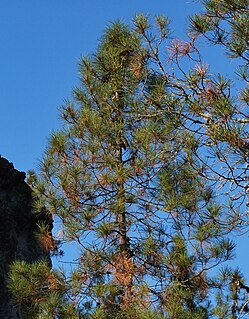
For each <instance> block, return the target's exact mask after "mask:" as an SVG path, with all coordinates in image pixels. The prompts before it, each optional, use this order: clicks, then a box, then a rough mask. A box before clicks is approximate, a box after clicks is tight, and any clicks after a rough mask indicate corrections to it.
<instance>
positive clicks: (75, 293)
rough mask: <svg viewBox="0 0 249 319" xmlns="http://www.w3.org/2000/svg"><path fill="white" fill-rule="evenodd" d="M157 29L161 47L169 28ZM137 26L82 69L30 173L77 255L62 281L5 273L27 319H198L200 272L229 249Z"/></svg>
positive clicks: (115, 31) (116, 33) (114, 36)
mask: <svg viewBox="0 0 249 319" xmlns="http://www.w3.org/2000/svg"><path fill="white" fill-rule="evenodd" d="M156 23H157V26H158V30H159V31H158V34H159V40H158V41H159V42H160V40H167V39H168V35H169V31H168V20H167V19H166V18H163V17H158V18H157V19H156ZM148 28H149V26H148V19H147V18H146V17H144V16H140V15H139V16H137V18H136V21H135V28H134V29H133V30H132V29H130V28H129V27H128V26H126V25H124V24H122V23H120V22H118V23H114V24H113V25H111V26H110V27H109V28H108V29H106V31H105V32H104V35H103V37H102V39H101V42H100V45H99V47H98V49H97V51H96V53H95V54H93V55H92V56H90V57H85V58H83V59H82V61H81V64H80V74H81V86H80V87H79V88H76V89H75V90H74V96H73V101H72V102H70V101H68V102H66V105H65V106H63V107H62V108H61V117H62V119H63V127H62V129H61V130H59V131H58V132H54V133H53V134H52V135H51V137H50V140H49V145H48V147H47V149H46V152H45V156H44V159H43V160H42V162H41V170H40V175H39V176H38V177H37V176H36V175H35V174H33V173H32V174H30V178H29V183H30V184H31V185H32V187H33V190H34V192H35V197H36V209H37V210H38V211H39V210H40V209H41V208H44V207H45V208H46V209H47V210H48V211H49V212H50V213H53V214H54V216H56V217H57V218H59V219H60V220H61V225H62V226H63V229H62V233H63V240H65V241H68V242H74V243H75V245H78V247H79V255H78V256H76V258H77V259H76V265H75V264H74V265H73V264H72V266H73V270H72V272H71V274H70V275H69V277H65V275H63V274H62V273H58V272H57V273H56V272H52V273H47V272H46V271H43V270H40V267H45V266H44V264H39V265H37V264H36V265H31V266H30V265H24V264H18V263H17V264H15V265H14V266H13V268H12V273H11V277H10V287H11V288H12V290H13V292H14V294H15V295H16V297H17V299H18V300H19V302H20V303H21V304H23V307H24V308H25V301H26V300H27V299H28V300H29V301H30V300H31V301H32V302H33V305H34V309H31V313H32V316H33V318H35V316H36V317H37V318H48V316H50V317H51V318H57V317H59V318H65V316H66V317H67V318H76V317H77V318H80V317H83V318H96V319H97V318H101V319H103V318H139V319H140V318H141V319H142V318H143V319H145V318H177V319H187V318H198V319H201V318H203V319H206V318H209V313H210V309H209V301H210V300H209V295H208V292H209V291H210V289H212V288H213V287H216V286H217V285H218V284H217V283H216V284H213V283H212V284H210V282H211V279H210V278H209V275H208V273H207V271H208V269H212V268H213V267H215V266H217V265H218V264H220V263H222V262H223V261H227V260H229V259H230V258H231V257H232V251H233V248H234V245H233V243H232V242H231V241H230V240H227V239H225V238H223V236H224V235H225V234H226V233H227V229H226V227H224V225H225V218H226V215H225V213H226V212H224V211H223V209H222V207H221V206H219V205H218V204H216V203H215V201H214V199H213V194H212V190H211V189H210V187H209V186H205V183H206V181H205V180H204V179H203V178H202V177H201V176H198V175H196V170H202V171H203V170H205V168H203V167H202V166H201V164H200V163H199V162H198V160H197V158H196V157H195V156H194V152H193V150H195V149H196V148H198V141H197V140H196V139H195V137H194V135H193V134H191V133H190V132H189V131H187V130H186V129H185V127H184V125H183V122H182V119H181V109H182V104H181V103H179V102H180V100H179V94H178V96H177V95H176V94H175V92H176V90H179V91H181V92H183V90H182V89H181V88H177V85H176V83H175V84H174V86H173V84H172V80H170V79H168V77H167V76H165V74H163V73H162V71H163V69H162V68H161V74H160V72H159V71H158V70H156V68H155V67H154V68H153V62H156V63H157V64H158V65H159V67H160V63H159V60H157V53H156V51H155V50H154V49H155V48H152V44H153V42H154V41H155V39H154V38H152V36H151V37H149V36H148V35H147V34H148V33H147V31H148ZM144 39H146V41H147V42H146V41H144ZM25 267H26V274H25V271H24V269H25ZM23 276H24V277H23ZM25 276H27V277H25ZM37 276H38V278H40V282H39V281H38V280H37V279H36V277H37ZM51 276H52V280H51ZM22 278H23V279H22ZM27 278H28V279H27ZM32 278H34V280H32ZM49 279H50V281H49ZM33 281H35V283H34V285H33V286H32V285H31V286H30V284H31V283H32V282H33ZM42 281H43V282H45V283H46V286H45V287H44V286H42V285H41V282H42ZM17 282H18V283H19V285H20V286H17V284H16V283H17ZM55 283H57V284H55ZM219 284H220V283H219ZM35 285H37V286H35ZM25 287H26V288H25ZM28 287H30V289H31V290H30V291H29V290H28ZM32 290H33V292H32ZM22 291H23V292H22ZM44 291H45V294H44ZM63 307H64V308H63ZM65 307H66V308H65ZM70 311H71V314H70ZM65 313H66V315H65ZM77 313H78V315H77Z"/></svg>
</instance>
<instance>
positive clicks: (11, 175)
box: [0, 157, 52, 319]
mask: <svg viewBox="0 0 249 319" xmlns="http://www.w3.org/2000/svg"><path fill="white" fill-rule="evenodd" d="M41 219H42V220H45V221H48V216H47V215H46V214H38V215H37V214H33V213H32V193H31V189H30V187H29V186H28V185H27V184H26V182H25V173H23V172H19V171H18V170H16V169H15V168H14V166H13V164H12V163H10V162H9V161H8V160H6V159H5V158H2V157H0V319H17V318H18V319H21V318H22V315H21V313H20V310H19V309H18V306H17V305H16V304H15V302H14V301H13V299H12V296H11V293H10V291H9V290H8V289H7V287H6V286H7V279H8V269H9V265H10V264H11V263H13V261H15V260H25V261H27V262H35V261H37V260H39V259H42V258H47V259H48V260H50V257H49V253H48V252H45V251H44V250H43V249H42V247H41V246H40V244H39V242H38V241H37V239H36V237H35V232H36V231H37V230H38V229H37V225H36V224H37V222H38V220H41ZM51 225H52V222H51Z"/></svg>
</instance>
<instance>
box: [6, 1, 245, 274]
mask: <svg viewBox="0 0 249 319" xmlns="http://www.w3.org/2000/svg"><path fill="white" fill-rule="evenodd" d="M199 9H200V6H199V5H198V3H197V2H196V1H195V0H136V1H135V0H126V1H121V0H92V1H84V0H25V1H21V0H1V2H0V45H1V49H0V108H1V118H0V121H1V123H0V137H1V138H0V154H1V155H2V156H4V157H6V158H7V159H9V160H10V161H11V162H13V163H14V165H15V167H16V168H17V169H19V170H22V171H27V170H29V169H34V168H36V167H37V161H38V159H39V158H41V156H42V152H43V150H44V147H45V145H46V140H47V137H48V136H49V133H50V132H51V131H52V130H54V129H56V128H57V127H59V125H60V122H59V120H58V118H59V113H58V109H57V108H58V107H59V106H60V105H61V104H63V101H64V99H65V98H70V96H71V91H72V88H73V87H74V86H76V85H77V84H78V73H77V72H78V70H77V62H78V61H79V59H80V56H81V55H84V54H88V53H91V52H93V51H94V50H95V48H96V46H97V44H98V39H99V38H100V37H101V34H102V31H103V29H104V28H105V26H106V25H108V23H109V22H110V21H113V20H117V19H122V20H123V21H125V22H129V21H130V20H131V19H132V17H133V16H134V15H135V13H138V12H144V13H146V14H151V15H152V16H153V15H156V14H166V15H168V16H169V18H170V20H171V21H172V28H173V30H174V31H175V35H176V36H183V35H184V31H185V30H186V27H187V16H188V15H190V14H193V13H195V12H197V11H198V10H199ZM212 58H214V59H212ZM209 60H210V61H213V62H214V63H215V65H214V67H215V68H216V67H219V68H220V71H221V72H222V71H223V72H228V71H227V70H228V69H229V62H228V61H226V64H224V63H223V62H222V55H221V54H220V55H217V53H214V51H212V50H211V51H210V50H209ZM223 64H224V70H223V69H222V68H223ZM243 255H244V254H243V243H242V244H241V245H240V249H239V251H238V259H237V260H239V262H240V263H241V265H242V270H243V271H244V273H247V275H249V271H248V270H247V263H246V260H245V258H243V257H242V256H243Z"/></svg>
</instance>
